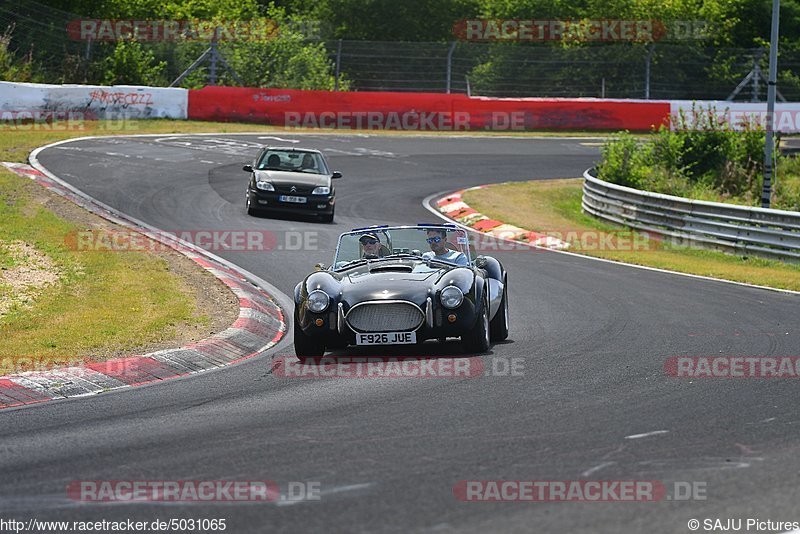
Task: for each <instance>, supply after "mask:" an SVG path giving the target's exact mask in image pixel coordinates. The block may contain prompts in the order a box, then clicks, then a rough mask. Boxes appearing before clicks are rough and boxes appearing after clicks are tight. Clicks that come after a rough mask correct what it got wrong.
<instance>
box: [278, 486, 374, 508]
mask: <svg viewBox="0 0 800 534" xmlns="http://www.w3.org/2000/svg"><path fill="white" fill-rule="evenodd" d="M374 485H375V483H374V482H367V483H365V484H350V485H349V486H337V487H335V488H331V489H329V490H323V491H320V492H319V496H320V497H324V496H326V495H333V494H336V493H344V492H347V491H358V490H362V489H367V488H370V487H372V486H374ZM303 502H318V501H317V500H316V499H315V500H313V501H312V500H310V499H309V500H290V501H276V502H275V506H292V505H293V504H300V503H303Z"/></svg>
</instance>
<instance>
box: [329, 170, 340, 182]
mask: <svg viewBox="0 0 800 534" xmlns="http://www.w3.org/2000/svg"><path fill="white" fill-rule="evenodd" d="M341 177H342V173H340V172H339V171H333V175H331V178H332V179H334V180H336V179H338V178H341Z"/></svg>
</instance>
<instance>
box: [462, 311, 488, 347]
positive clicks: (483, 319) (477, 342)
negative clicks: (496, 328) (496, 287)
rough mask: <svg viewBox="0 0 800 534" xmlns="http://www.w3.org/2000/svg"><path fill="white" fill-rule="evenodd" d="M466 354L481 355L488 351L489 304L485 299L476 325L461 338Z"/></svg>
mask: <svg viewBox="0 0 800 534" xmlns="http://www.w3.org/2000/svg"><path fill="white" fill-rule="evenodd" d="M461 341H462V342H463V343H464V348H465V349H466V350H467V352H470V353H474V354H481V353H483V352H486V351H487V350H489V303H488V302H487V301H486V298H484V299H483V303H482V304H481V311H480V315H479V316H478V321H477V324H475V327H474V328H473V329H472V330H470V332H469V333H468V334H464V335H463V336H461Z"/></svg>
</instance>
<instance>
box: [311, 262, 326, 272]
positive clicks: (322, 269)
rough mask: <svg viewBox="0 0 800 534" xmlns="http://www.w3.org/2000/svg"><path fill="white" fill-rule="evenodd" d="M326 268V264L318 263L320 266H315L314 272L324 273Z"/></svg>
mask: <svg viewBox="0 0 800 534" xmlns="http://www.w3.org/2000/svg"><path fill="white" fill-rule="evenodd" d="M325 268H326V267H325V264H324V263H318V264H316V265H315V266H314V270H315V271H324V270H325Z"/></svg>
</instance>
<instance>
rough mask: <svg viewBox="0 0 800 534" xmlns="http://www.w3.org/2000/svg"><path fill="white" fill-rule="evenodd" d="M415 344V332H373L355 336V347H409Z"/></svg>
mask: <svg viewBox="0 0 800 534" xmlns="http://www.w3.org/2000/svg"><path fill="white" fill-rule="evenodd" d="M416 342H417V333H416V332H374V333H371V334H356V345H410V344H412V343H416Z"/></svg>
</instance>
